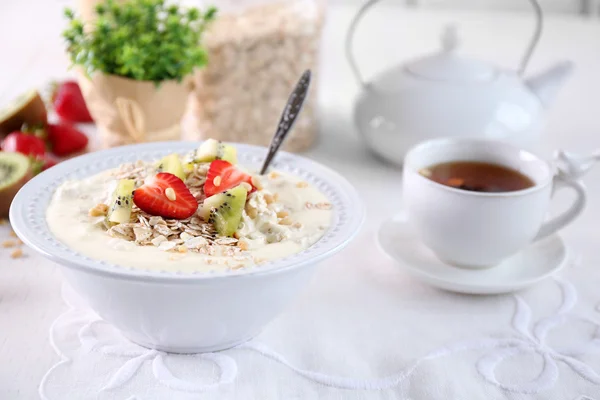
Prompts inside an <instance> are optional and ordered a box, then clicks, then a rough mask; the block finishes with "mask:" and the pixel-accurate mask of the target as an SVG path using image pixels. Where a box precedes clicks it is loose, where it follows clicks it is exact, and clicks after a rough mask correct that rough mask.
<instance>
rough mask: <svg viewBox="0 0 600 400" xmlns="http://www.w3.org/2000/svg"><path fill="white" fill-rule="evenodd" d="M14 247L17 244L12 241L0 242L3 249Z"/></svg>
mask: <svg viewBox="0 0 600 400" xmlns="http://www.w3.org/2000/svg"><path fill="white" fill-rule="evenodd" d="M16 245H17V242H15V241H14V240H5V241H4V242H2V247H4V248H9V247H15V246H16Z"/></svg>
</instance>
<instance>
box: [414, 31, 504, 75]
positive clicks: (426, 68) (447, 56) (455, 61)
mask: <svg viewBox="0 0 600 400" xmlns="http://www.w3.org/2000/svg"><path fill="white" fill-rule="evenodd" d="M457 46H458V36H457V33H456V27H455V26H453V25H449V26H447V27H446V28H445V30H444V33H443V35H442V51H441V52H439V53H436V54H433V55H430V56H426V57H423V58H420V59H418V60H416V61H413V62H410V63H408V64H406V65H405V69H406V70H407V71H408V72H410V73H411V74H412V75H415V76H417V77H419V78H424V79H430V80H436V81H446V82H457V83H468V82H482V81H489V80H491V79H493V77H494V76H495V75H496V70H495V69H494V68H493V67H491V66H490V65H489V64H486V63H485V62H483V61H478V60H473V59H469V58H464V57H459V56H458V55H456V53H455V50H456V47H457Z"/></svg>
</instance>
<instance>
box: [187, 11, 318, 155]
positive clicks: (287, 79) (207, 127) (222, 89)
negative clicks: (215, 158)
mask: <svg viewBox="0 0 600 400" xmlns="http://www.w3.org/2000/svg"><path fill="white" fill-rule="evenodd" d="M208 3H209V2H206V4H208ZM216 4H218V7H219V13H218V17H217V19H216V20H215V21H214V22H213V23H212V24H211V25H210V27H209V28H208V30H207V31H206V33H205V35H204V38H203V44H204V46H205V47H207V49H208V52H209V63H208V66H207V67H206V68H204V69H203V70H202V71H200V72H198V73H197V74H196V75H195V92H194V94H193V95H192V96H191V97H192V99H191V101H190V113H189V117H190V118H189V123H190V126H189V127H190V128H191V129H188V136H189V138H190V139H202V138H216V139H219V140H223V141H231V142H242V143H251V144H258V145H265V146H266V145H268V144H269V142H270V141H271V138H272V137H273V134H274V132H275V129H276V127H277V123H278V120H279V118H280V116H281V113H282V111H283V108H284V106H285V103H286V101H287V99H288V97H289V95H290V93H291V91H292V89H293V87H294V85H295V84H296V82H297V81H298V79H299V78H300V76H301V75H302V73H303V72H304V71H305V70H306V69H311V70H312V72H313V80H312V88H311V91H310V94H309V98H308V99H307V101H306V103H305V106H304V109H303V111H302V114H301V115H300V116H299V117H298V120H297V121H296V125H295V127H294V130H293V131H292V132H291V133H290V135H289V137H288V138H287V139H286V143H285V148H286V149H287V150H289V151H296V152H297V151H303V150H306V149H308V148H309V147H310V146H311V145H312V144H313V142H314V141H315V138H316V134H317V124H316V113H315V108H316V101H317V90H316V89H317V85H316V78H317V72H318V71H317V68H318V56H319V44H320V39H321V31H322V25H323V19H324V2H323V0H237V1H236V0H228V1H219V2H218V3H216ZM201 5H204V4H201Z"/></svg>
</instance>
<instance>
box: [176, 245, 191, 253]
mask: <svg viewBox="0 0 600 400" xmlns="http://www.w3.org/2000/svg"><path fill="white" fill-rule="evenodd" d="M177 251H178V252H180V253H187V251H188V249H187V247H186V246H184V245H181V246H179V247H177Z"/></svg>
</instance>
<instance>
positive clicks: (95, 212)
mask: <svg viewBox="0 0 600 400" xmlns="http://www.w3.org/2000/svg"><path fill="white" fill-rule="evenodd" d="M107 213H108V206H107V205H106V204H103V203H100V204H96V206H94V208H92V209H91V210H90V212H89V216H90V217H102V216H104V215H106V214H107Z"/></svg>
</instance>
